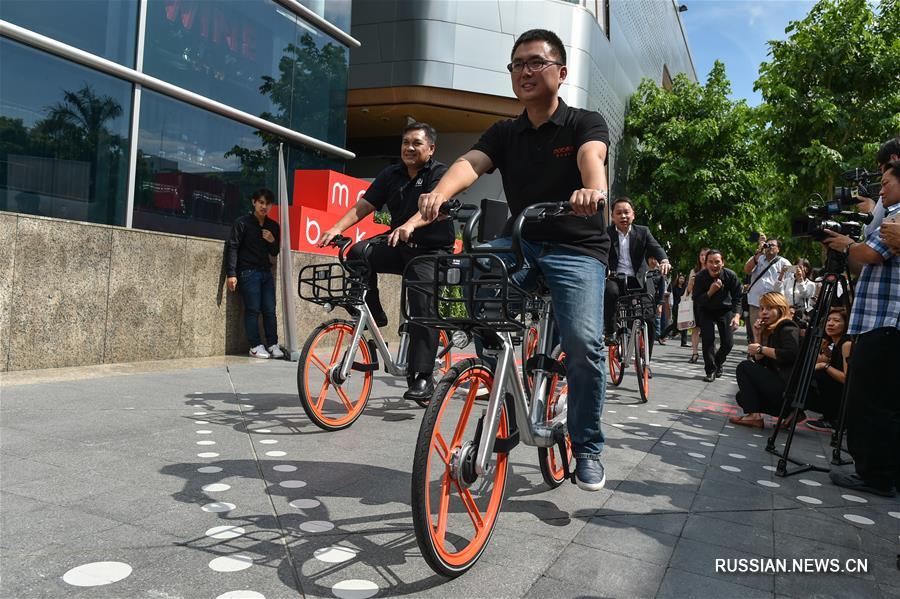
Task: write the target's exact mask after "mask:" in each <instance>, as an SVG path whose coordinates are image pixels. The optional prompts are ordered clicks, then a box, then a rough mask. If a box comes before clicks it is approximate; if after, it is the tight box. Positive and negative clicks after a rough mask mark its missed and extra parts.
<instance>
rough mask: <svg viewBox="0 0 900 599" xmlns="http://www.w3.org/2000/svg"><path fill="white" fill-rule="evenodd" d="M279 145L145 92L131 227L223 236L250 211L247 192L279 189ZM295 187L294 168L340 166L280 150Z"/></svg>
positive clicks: (291, 149)
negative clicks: (277, 187)
mask: <svg viewBox="0 0 900 599" xmlns="http://www.w3.org/2000/svg"><path fill="white" fill-rule="evenodd" d="M278 142H279V140H278V139H277V138H276V137H275V136H273V135H270V134H268V133H264V132H260V131H257V130H255V129H253V128H251V127H248V126H246V125H243V124H241V123H237V122H235V121H232V120H230V119H227V118H225V117H222V116H219V115H216V114H213V113H211V112H207V111H205V110H202V109H200V108H196V107H194V106H190V105H188V104H185V103H182V102H179V101H177V100H173V99H171V98H167V97H166V96H163V95H160V94H157V93H154V92H150V91H146V90H145V91H144V93H143V94H142V95H141V121H140V131H139V135H138V159H137V173H136V181H135V200H134V218H133V224H134V227H135V228H141V229H150V230H154V231H164V232H168V233H179V234H184V235H196V236H199V237H212V238H219V239H224V238H225V237H226V236H227V234H228V231H229V230H230V228H231V224H232V223H233V222H234V219H235V218H237V217H238V216H240V215H241V214H243V213H244V212H247V211H249V210H250V199H249V196H250V193H251V192H252V191H253V190H254V189H257V188H259V187H269V188H270V189H272V190H275V188H276V181H277V148H278ZM285 148H286V149H285V162H286V166H287V171H288V176H289V181H288V189H289V190H290V189H292V175H293V172H294V170H295V169H298V168H330V169H338V168H340V163H338V162H337V161H335V160H333V159H329V158H327V157H325V156H324V155H321V154H319V153H318V152H315V151H313V150H308V149H304V148H298V147H290V146H285Z"/></svg>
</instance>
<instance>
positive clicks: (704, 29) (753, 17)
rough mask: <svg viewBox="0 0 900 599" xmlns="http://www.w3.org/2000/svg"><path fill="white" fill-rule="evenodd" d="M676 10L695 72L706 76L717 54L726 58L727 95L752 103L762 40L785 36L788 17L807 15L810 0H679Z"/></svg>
mask: <svg viewBox="0 0 900 599" xmlns="http://www.w3.org/2000/svg"><path fill="white" fill-rule="evenodd" d="M681 3H682V4H686V5H687V7H688V10H687V11H686V12H683V13H681V20H682V22H683V23H684V25H685V28H686V30H687V36H688V42H689V43H690V46H691V53H692V54H693V57H694V67H695V68H696V69H697V78H698V79H699V80H700V81H701V82H705V81H706V76H707V75H708V74H709V70H710V69H711V68H712V65H713V62H715V61H716V59H718V60H720V61H722V62H723V63H725V72H726V74H727V75H728V79H729V80H730V81H731V90H732V96H731V97H732V98H733V99H735V100H739V99H746V100H747V103H748V104H750V105H751V106H756V105H757V104H759V103H760V102H762V97H761V96H760V95H759V93H758V92H754V91H753V82H754V81H756V78H757V73H758V72H759V64H760V63H761V62H763V61H765V60H768V57H767V52H768V46H767V45H766V42H767V41H768V40H772V39H779V40H783V39H786V37H787V36H786V35H785V33H784V28H785V27H787V24H788V23H789V22H790V21H796V20H800V19H802V18H803V17H805V16H806V14H807V12H809V9H810V8H811V7H812V6H813V5H814V4H815V2H813V1H812V0H681Z"/></svg>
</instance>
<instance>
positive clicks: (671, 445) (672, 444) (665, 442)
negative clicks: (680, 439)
mask: <svg viewBox="0 0 900 599" xmlns="http://www.w3.org/2000/svg"><path fill="white" fill-rule="evenodd" d="M660 443H662V444H663V445H668V446H669V447H675V446H676V445H678V444H677V443H674V442H672V441H660Z"/></svg>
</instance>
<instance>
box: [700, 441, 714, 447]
mask: <svg viewBox="0 0 900 599" xmlns="http://www.w3.org/2000/svg"><path fill="white" fill-rule="evenodd" d="M700 445H702V446H704V447H715V446H716V444H715V443H710V442H709V441H700Z"/></svg>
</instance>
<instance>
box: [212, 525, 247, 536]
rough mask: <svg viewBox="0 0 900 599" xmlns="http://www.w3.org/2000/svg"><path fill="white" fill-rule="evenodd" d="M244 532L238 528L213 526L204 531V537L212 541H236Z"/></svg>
mask: <svg viewBox="0 0 900 599" xmlns="http://www.w3.org/2000/svg"><path fill="white" fill-rule="evenodd" d="M246 532H247V531H246V530H245V529H244V528H242V527H240V526H214V527H212V528H210V529H209V530H207V531H206V536H208V537H210V538H213V539H236V538H238V537H239V536H241V535H243V534H244V533H246Z"/></svg>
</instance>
